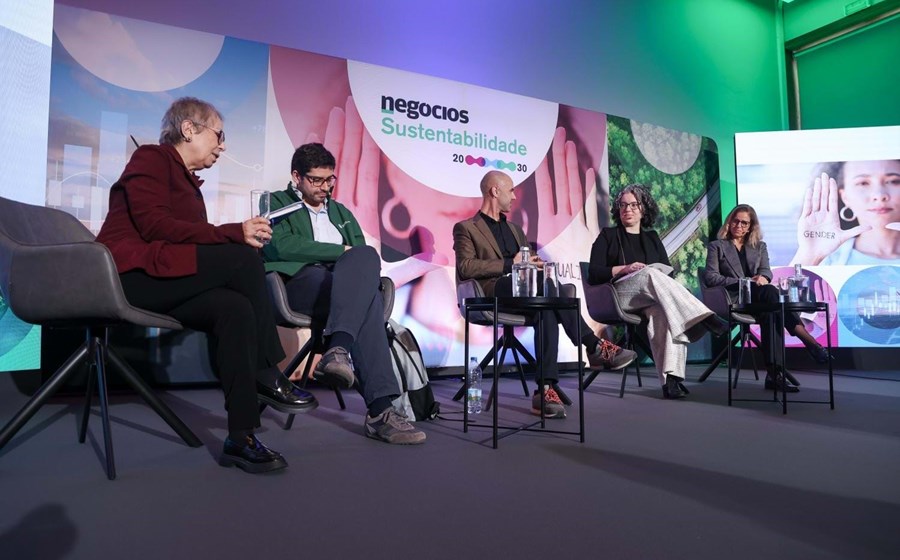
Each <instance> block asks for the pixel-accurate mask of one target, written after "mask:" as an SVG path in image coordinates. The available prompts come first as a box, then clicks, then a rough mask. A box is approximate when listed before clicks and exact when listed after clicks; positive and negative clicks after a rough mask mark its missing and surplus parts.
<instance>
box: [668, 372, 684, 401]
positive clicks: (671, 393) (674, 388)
mask: <svg viewBox="0 0 900 560" xmlns="http://www.w3.org/2000/svg"><path fill="white" fill-rule="evenodd" d="M681 381H682V379H681V378H679V377H675V376H674V375H667V376H666V384H665V385H663V388H662V390H663V398H665V399H683V398H685V396H687V391H685V390H684V387H683V385H682V384H681Z"/></svg>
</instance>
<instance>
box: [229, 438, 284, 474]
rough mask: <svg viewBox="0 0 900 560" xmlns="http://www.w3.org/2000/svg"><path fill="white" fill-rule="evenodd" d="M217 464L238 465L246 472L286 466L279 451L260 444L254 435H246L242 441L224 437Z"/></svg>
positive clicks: (268, 470)
mask: <svg viewBox="0 0 900 560" xmlns="http://www.w3.org/2000/svg"><path fill="white" fill-rule="evenodd" d="M219 464H220V465H222V466H223V467H238V468H239V469H243V470H244V471H245V472H248V473H254V474H257V473H264V472H270V471H277V470H278V469H283V468H285V467H287V461H285V460H284V457H282V456H281V453H278V452H277V451H272V450H271V449H269V448H268V447H266V446H265V445H263V444H262V442H261V441H259V440H258V439H257V438H256V436H255V435H253V434H251V435H249V436H247V440H246V441H243V442H235V441H233V440H232V439H231V438H225V445H224V447H223V448H222V455H221V456H220V457H219Z"/></svg>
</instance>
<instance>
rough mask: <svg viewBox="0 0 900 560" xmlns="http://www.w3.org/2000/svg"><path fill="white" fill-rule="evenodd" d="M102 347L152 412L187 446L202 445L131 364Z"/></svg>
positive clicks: (110, 349)
mask: <svg viewBox="0 0 900 560" xmlns="http://www.w3.org/2000/svg"><path fill="white" fill-rule="evenodd" d="M104 347H105V349H106V352H107V357H108V358H109V362H110V363H111V364H112V365H113V367H115V368H116V369H117V370H118V372H119V375H121V376H122V379H124V380H125V382H126V383H128V385H130V386H131V388H132V389H134V390H135V392H137V394H138V395H140V397H141V398H142V399H144V402H146V403H147V405H148V406H149V407H150V408H152V409H153V412H155V413H156V414H157V415H159V417H160V418H162V419H163V420H164V421H165V422H166V424H168V425H169V427H170V428H172V431H174V432H175V433H176V434H178V437H180V438H181V439H182V441H184V443H185V444H187V445H188V446H189V447H200V446H202V445H203V442H201V441H200V438H198V437H197V436H196V435H195V434H194V432H192V431H191V429H190V428H188V427H187V425H185V423H184V422H182V421H181V418H179V417H178V416H177V415H176V414H175V413H174V412H172V409H171V408H169V407H168V406H167V405H166V403H164V402H163V401H162V400H161V399H160V398H159V397H158V396H157V395H156V393H154V392H153V391H152V390H150V387H149V386H148V385H147V383H145V382H144V380H143V379H141V378H140V376H139V375H138V374H137V373H136V372H135V371H134V370H133V369H131V366H129V365H128V364H127V363H126V362H125V361H124V360H122V358H120V357H119V355H118V354H117V353H116V351H115V350H114V349H112V348H109V347H108V346H106V345H104Z"/></svg>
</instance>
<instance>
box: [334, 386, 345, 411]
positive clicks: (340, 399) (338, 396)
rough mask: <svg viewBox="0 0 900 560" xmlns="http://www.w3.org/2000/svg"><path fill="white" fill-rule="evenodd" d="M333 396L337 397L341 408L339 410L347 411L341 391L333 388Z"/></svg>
mask: <svg viewBox="0 0 900 560" xmlns="http://www.w3.org/2000/svg"><path fill="white" fill-rule="evenodd" d="M334 396H335V397H337V402H338V404H339V405H340V406H341V410H347V405H346V404H344V395H342V394H341V390H340V389H338V388H337V387H335V388H334Z"/></svg>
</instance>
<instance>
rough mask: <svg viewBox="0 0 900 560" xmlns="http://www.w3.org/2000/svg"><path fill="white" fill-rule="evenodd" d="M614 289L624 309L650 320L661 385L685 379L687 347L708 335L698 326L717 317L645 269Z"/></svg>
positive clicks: (682, 290) (682, 289) (663, 277)
mask: <svg viewBox="0 0 900 560" xmlns="http://www.w3.org/2000/svg"><path fill="white" fill-rule="evenodd" d="M613 287H614V288H615V290H616V295H617V296H618V298H619V305H621V306H622V309H624V310H625V311H629V312H633V313H637V314H639V315H643V316H644V317H645V318H646V319H647V337H648V338H649V340H650V351H651V353H652V354H653V362H654V364H655V365H656V372H657V374H658V375H659V380H660V382H661V383H663V384H664V383H665V381H666V375H673V376H675V377H679V378H681V379H684V372H685V367H686V364H687V345H688V344H689V343H691V342H694V341H696V340H698V339H699V338H700V337H702V336H703V335H704V334H706V329H705V328H704V327H702V326H701V325H699V324H698V323H700V322H701V321H702V320H703V319H705V318H707V317H709V316H711V315H714V313H713V312H712V311H710V309H709V308H708V307H706V306H705V305H703V303H701V302H700V300H698V299H697V298H695V297H694V295H693V294H692V293H690V292H689V291H688V290H687V288H685V287H684V286H682V285H681V284H679V283H678V282H677V281H676V280H673V279H672V278H670V277H669V276H666V275H665V274H663V273H662V272H660V271H658V270H656V269H653V268H644V269H642V270H641V271H639V272H638V273H636V274H633V275H631V276H629V277H627V278H624V279H622V280H619V281H618V282H616V283H614V284H613Z"/></svg>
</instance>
